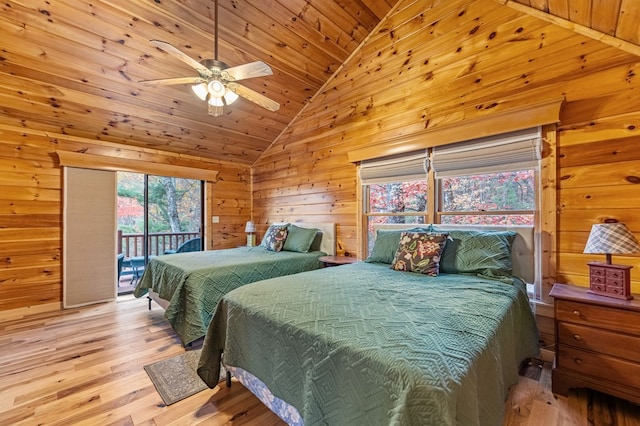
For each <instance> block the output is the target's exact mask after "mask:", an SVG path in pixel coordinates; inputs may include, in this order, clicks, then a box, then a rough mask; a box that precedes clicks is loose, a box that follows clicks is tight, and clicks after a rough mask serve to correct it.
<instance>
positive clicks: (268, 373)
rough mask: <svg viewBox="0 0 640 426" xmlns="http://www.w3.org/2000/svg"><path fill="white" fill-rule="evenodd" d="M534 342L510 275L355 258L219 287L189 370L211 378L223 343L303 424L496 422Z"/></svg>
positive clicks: (228, 356)
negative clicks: (433, 272)
mask: <svg viewBox="0 0 640 426" xmlns="http://www.w3.org/2000/svg"><path fill="white" fill-rule="evenodd" d="M537 344H538V343H537V330H536V326H535V321H534V318H533V314H532V312H531V309H530V307H529V304H528V299H527V297H526V294H525V291H524V286H523V285H522V283H521V282H520V281H518V282H516V283H514V284H506V283H503V282H499V281H492V280H488V279H484V278H479V277H475V276H468V275H451V274H441V275H439V276H437V277H429V276H425V275H420V274H413V273H406V272H397V271H393V270H391V269H389V266H388V265H383V264H371V263H356V264H352V265H346V266H340V267H336V268H326V269H321V270H318V271H312V272H306V273H303V274H298V275H295V276H290V277H283V278H278V279H272V280H266V281H261V282H258V283H253V284H251V285H248V286H244V287H242V288H239V289H237V290H234V291H232V292H230V293H229V294H227V295H226V296H225V297H224V298H223V301H222V302H221V303H220V305H219V306H218V309H217V311H216V314H215V317H214V319H213V321H212V322H211V325H210V327H209V329H208V331H207V336H206V337H205V341H204V347H203V354H202V356H201V358H200V364H199V368H198V373H199V374H200V376H201V377H202V378H203V379H204V380H205V382H207V383H208V384H209V386H210V387H214V386H215V385H216V384H217V382H218V374H219V373H218V372H219V365H220V355H221V352H222V351H223V350H224V362H225V364H227V365H231V366H236V367H240V368H242V369H244V370H246V371H248V372H250V373H252V374H253V375H255V376H257V377H258V378H259V379H260V380H262V381H263V382H264V383H265V384H266V385H267V386H268V387H269V389H270V390H271V391H272V392H273V394H274V395H275V396H277V397H279V398H281V399H283V400H285V401H287V402H288V403H290V404H291V405H293V406H294V407H295V408H297V409H298V411H299V412H300V414H301V415H302V418H303V420H304V424H305V425H307V426H311V425H347V424H349V425H355V424H358V425H386V424H393V425H454V424H458V425H490V426H495V425H500V424H502V417H503V412H504V401H505V398H506V395H507V393H508V388H509V386H511V385H513V384H515V383H516V382H517V380H518V367H519V364H520V362H521V361H522V360H523V359H525V358H526V357H529V356H533V355H535V354H537V352H538V347H537Z"/></svg>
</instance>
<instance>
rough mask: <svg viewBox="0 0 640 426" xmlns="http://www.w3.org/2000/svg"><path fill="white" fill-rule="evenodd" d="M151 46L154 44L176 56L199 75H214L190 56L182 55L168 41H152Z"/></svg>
mask: <svg viewBox="0 0 640 426" xmlns="http://www.w3.org/2000/svg"><path fill="white" fill-rule="evenodd" d="M151 44H153V45H154V46H155V47H159V48H160V49H162V50H164V51H165V52H167V53H168V54H170V55H173V56H175V57H176V58H178V59H180V60H181V61H182V62H184V63H185V64H187V65H189V66H191V67H193V68H195V69H196V70H197V71H198V73H200V75H201V76H203V77H211V76H212V75H213V74H212V72H211V70H210V69H209V68H207V67H205V66H204V65H202V64H201V63H200V62H198V61H196V60H195V59H193V58H192V57H190V56H189V55H186V54H184V53H182V52H181V51H180V50H178V49H176V48H175V47H173V46H172V45H170V44H169V43H167V42H166V41H160V40H151Z"/></svg>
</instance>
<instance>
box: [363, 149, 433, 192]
mask: <svg viewBox="0 0 640 426" xmlns="http://www.w3.org/2000/svg"><path fill="white" fill-rule="evenodd" d="M426 162H427V151H426V150H425V151H419V152H411V153H407V154H400V155H394V156H390V157H384V158H378V159H375V160H364V161H362V164H361V165H360V181H361V182H362V184H363V185H371V184H376V183H389V182H408V181H414V180H424V179H426V178H427V165H426Z"/></svg>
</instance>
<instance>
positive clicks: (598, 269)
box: [584, 222, 640, 299]
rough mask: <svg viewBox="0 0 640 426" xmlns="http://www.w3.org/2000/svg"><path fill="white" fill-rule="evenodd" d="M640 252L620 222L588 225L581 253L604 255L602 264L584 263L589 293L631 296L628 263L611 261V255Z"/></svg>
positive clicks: (638, 246) (630, 234)
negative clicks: (612, 262)
mask: <svg viewBox="0 0 640 426" xmlns="http://www.w3.org/2000/svg"><path fill="white" fill-rule="evenodd" d="M638 252H640V243H638V240H637V239H636V238H635V237H634V236H633V234H632V233H631V231H630V230H629V228H627V226H626V225H625V224H624V223H620V222H613V223H597V224H595V225H593V227H592V228H591V233H590V234H589V239H588V240H587V245H586V246H585V248H584V253H599V254H604V255H606V263H601V262H588V263H587V265H589V293H593V294H599V295H601V296H609V297H616V298H619V299H633V296H632V295H631V289H630V287H631V276H630V269H631V268H632V266H626V265H613V264H611V255H612V254H632V253H638Z"/></svg>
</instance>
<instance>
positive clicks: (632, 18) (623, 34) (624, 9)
mask: <svg viewBox="0 0 640 426" xmlns="http://www.w3.org/2000/svg"><path fill="white" fill-rule="evenodd" d="M611 6H613V5H609V6H608V7H611ZM619 10H620V13H619V14H618V25H617V26H616V36H617V37H620V38H622V39H624V40H629V41H631V42H632V43H635V44H640V34H639V33H638V16H639V15H640V4H638V2H637V1H633V0H622V1H621V2H620V9H619Z"/></svg>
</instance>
